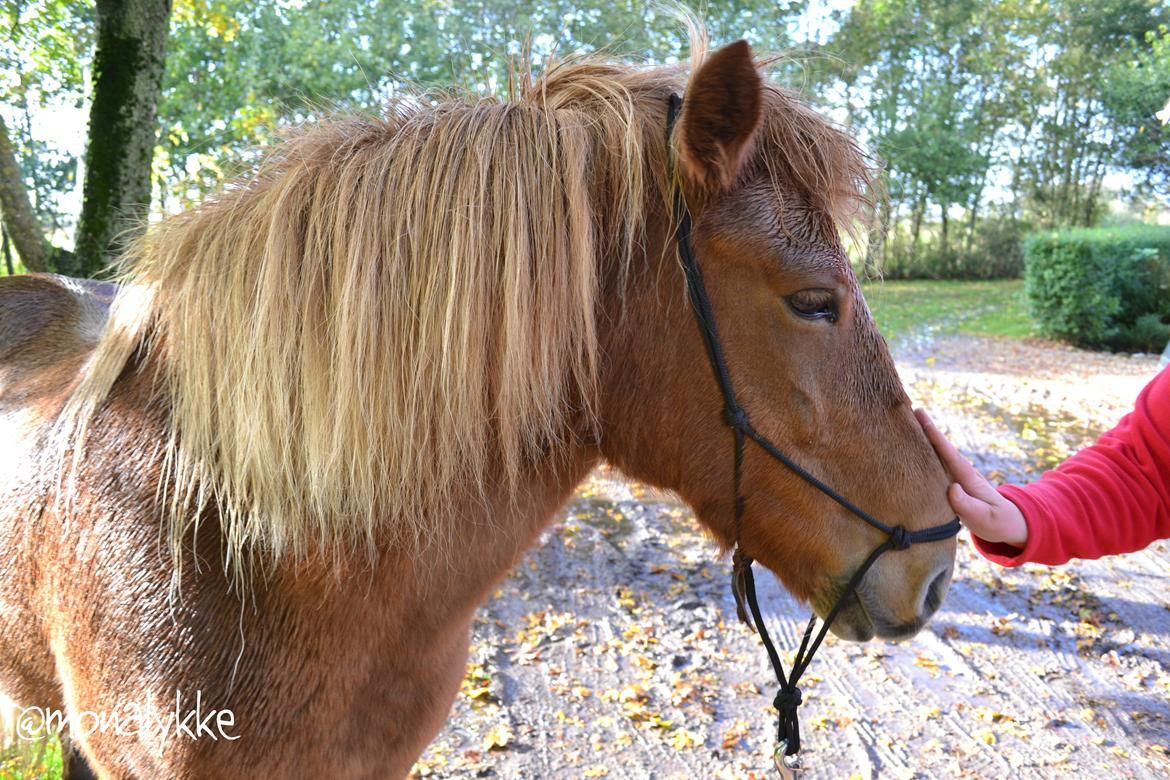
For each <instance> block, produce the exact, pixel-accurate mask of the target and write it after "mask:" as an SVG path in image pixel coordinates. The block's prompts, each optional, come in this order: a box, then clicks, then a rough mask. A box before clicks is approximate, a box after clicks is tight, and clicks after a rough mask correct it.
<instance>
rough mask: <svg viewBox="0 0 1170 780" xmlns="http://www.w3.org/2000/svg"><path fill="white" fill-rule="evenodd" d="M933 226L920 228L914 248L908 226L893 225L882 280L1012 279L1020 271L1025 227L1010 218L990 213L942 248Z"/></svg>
mask: <svg viewBox="0 0 1170 780" xmlns="http://www.w3.org/2000/svg"><path fill="white" fill-rule="evenodd" d="M937 232H938V227H937V225H931V226H929V227H928V228H926V229H924V232H923V234H922V235H921V236H920V240H919V242H918V247H917V251H914V250H913V241H912V239H911V236H910V233H909V230H908V227H907V226H906V225H905V224H903V225H901V226H900V229H898V228H896V229H895V231H894V233H893V234H892V235H891V237H890V238H889V239H888V240H889V242H890V243H889V246H888V247H887V252H886V258H885V261H884V263H883V265H882V267H881V275H882V276H883V277H884V278H886V279H1016V278H1019V277H1020V276H1021V275H1022V274H1023V272H1024V251H1023V237H1024V234H1025V233H1026V232H1027V228H1026V226H1025V225H1024V224H1023V223H1021V222H1020V221H1019V220H1016V219H1012V218H1010V217H1003V216H992V217H986V218H984V219H982V220H980V221H979V222H978V223H976V225H975V226H974V227H973V228H968V230H967V232H966V234H965V237H964V240H963V241H962V242H951V243H950V244H949V245H948V246H947V247H945V248H944V247H943V246H942V245H941V242H939V241H938V240H937V239H936V236H937Z"/></svg>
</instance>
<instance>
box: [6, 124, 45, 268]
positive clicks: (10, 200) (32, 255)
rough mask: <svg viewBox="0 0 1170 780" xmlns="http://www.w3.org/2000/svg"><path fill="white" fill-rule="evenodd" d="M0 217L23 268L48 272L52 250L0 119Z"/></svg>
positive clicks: (10, 141) (10, 140)
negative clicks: (34, 211)
mask: <svg viewBox="0 0 1170 780" xmlns="http://www.w3.org/2000/svg"><path fill="white" fill-rule="evenodd" d="M0 216H3V218H4V229H5V232H6V233H7V234H8V236H9V237H11V239H12V244H13V246H15V247H16V252H17V254H19V255H20V259H21V261H23V262H24V267H25V268H27V269H28V270H30V271H48V270H49V260H50V258H51V256H52V247H51V246H50V245H49V242H48V241H47V240H45V235H44V233H42V232H41V223H40V222H39V221H38V220H37V217H36V215H35V214H34V213H33V210H32V204H31V203H30V202H29V199H28V189H27V188H26V187H25V186H24V174H22V173H21V170H20V165H19V163H17V162H16V153H15V152H13V150H12V139H10V138H9V137H8V126H7V125H6V124H4V119H3V117H0Z"/></svg>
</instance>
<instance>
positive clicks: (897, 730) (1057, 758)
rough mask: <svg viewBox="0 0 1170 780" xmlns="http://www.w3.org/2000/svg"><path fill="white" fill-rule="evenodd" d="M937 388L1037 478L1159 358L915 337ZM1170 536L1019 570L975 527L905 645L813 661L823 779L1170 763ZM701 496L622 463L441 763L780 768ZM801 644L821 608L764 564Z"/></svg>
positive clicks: (495, 640)
mask: <svg viewBox="0 0 1170 780" xmlns="http://www.w3.org/2000/svg"><path fill="white" fill-rule="evenodd" d="M894 352H895V356H896V357H897V359H898V362H899V370H900V371H901V372H902V375H903V378H904V380H905V382H906V385H907V388H908V390H909V392H910V394H911V396H912V398H913V399H914V401H915V403H916V405H921V406H924V407H926V408H928V409H930V410H931V412H932V414H933V415H934V417H935V420H936V421H937V422H938V423H939V424H940V425H941V426H942V427H943V428H944V429H945V430H947V431H949V433H950V435H951V436H952V438H953V440H954V441H955V442H956V443H957V444H958V445H959V446H960V448H961V449H963V450H964V452H965V453H966V454H967V455H968V456H969V457H970V458H971V459H972V460H974V461H975V462H976V464H977V465H978V466H979V467H980V468H981V469H983V471H984V473H988V474H990V475H991V476H992V478H993V479H997V480H1001V481H1009V482H1023V481H1027V480H1029V479H1033V478H1035V477H1036V476H1037V475H1038V474H1039V473H1040V472H1042V471H1043V470H1044V469H1046V468H1049V467H1050V466H1051V465H1052V464H1054V463H1057V462H1059V461H1061V460H1063V459H1064V458H1065V457H1067V456H1068V455H1069V454H1070V453H1072V452H1074V451H1076V450H1077V449H1078V448H1079V447H1081V446H1083V445H1085V444H1087V443H1089V442H1091V441H1092V440H1093V439H1094V438H1095V437H1096V435H1097V434H1098V433H1100V432H1101V431H1102V430H1105V429H1107V428H1108V427H1110V426H1112V425H1113V424H1114V423H1115V422H1116V421H1117V420H1118V419H1120V417H1121V416H1122V415H1123V414H1124V413H1125V411H1126V410H1127V409H1128V408H1130V407H1131V406H1132V403H1133V399H1134V398H1135V397H1136V395H1137V393H1138V391H1139V390H1140V389H1141V387H1142V386H1143V385H1144V384H1145V383H1146V382H1147V381H1149V379H1150V378H1152V377H1153V376H1154V374H1155V372H1156V371H1157V358H1155V357H1150V356H1138V357H1128V356H1117V355H1102V354H1094V353H1086V352H1081V351H1078V350H1074V349H1070V348H1066V347H1061V346H1057V345H1053V344H1049V343H1046V342H1039V341H1035V342H1020V341H997V340H987V339H974V338H970V337H963V336H955V335H950V336H945V335H937V336H930V335H929V334H926V335H925V336H920V337H919V338H917V339H913V340H906V341H903V342H901V343H899V344H895V345H894ZM1168 563H1170V548H1168V547H1167V544H1166V543H1158V544H1155V545H1154V546H1153V547H1151V548H1150V549H1148V550H1146V551H1144V552H1141V553H1137V554H1134V555H1129V556H1124V557H1119V558H1114V559H1111V560H1107V561H1095V562H1074V563H1072V564H1070V565H1068V566H1065V567H1061V568H1048V567H1044V566H1025V567H1023V568H1021V569H1015V570H1005V569H1001V568H998V567H994V566H992V565H991V564H989V563H987V562H985V561H983V559H981V558H980V557H978V556H977V555H976V554H974V552H973V550H972V548H971V545H970V542H969V539H968V538H967V535H966V532H964V533H963V535H962V536H961V537H960V545H959V557H958V562H957V569H956V576H955V582H954V584H953V586H952V587H951V591H950V595H949V596H948V598H947V600H946V602H945V603H944V605H943V606H942V608H941V609H940V610H939V612H938V614H937V615H936V617H935V618H934V620H933V621H932V622H931V624H930V625H929V626H928V627H927V628H926V629H925V630H923V631H922V632H921V633H920V634H919V635H918V636H917V637H915V638H914V639H912V640H910V641H906V642H901V643H884V642H880V641H877V642H871V643H868V644H864V645H860V644H854V643H846V642H840V641H835V640H833V639H832V638H830V639H829V640H828V641H827V642H826V646H825V647H823V648H822V650H821V652H820V653H819V654H818V656H817V658H816V660H815V661H814V663H813V665H812V667H811V669H810V671H809V672H808V674H806V676H805V678H804V682H802V687H803V689H804V697H805V704H804V706H803V707H802V710H801V717H802V723H803V736H804V743H805V745H804V761H805V765H806V767H807V775H806V776H807V777H810V778H846V777H856V778H876V777H882V778H902V777H907V778H909V777H914V778H917V777H923V778H959V777H977V778H990V777H1012V778H1030V777H1038V778H1054V777H1065V776H1072V775H1077V776H1081V775H1087V776H1092V775H1110V776H1114V777H1137V778H1154V777H1166V776H1170V588H1168V587H1167V584H1168V579H1170V565H1168ZM728 570H729V565H728V561H727V560H726V558H721V557H720V556H719V555H718V551H717V550H716V548H715V546H714V544H713V543H711V542H710V541H709V540H708V539H707V538H705V537H704V535H703V534H702V532H701V531H700V530H699V528H698V526H697V524H696V523H695V521H694V519H693V517H692V514H691V512H690V510H689V509H688V508H687V507H686V506H685V505H682V504H680V503H679V502H678V501H677V500H674V499H672V498H671V497H670V496H664V495H660V494H657V493H655V492H653V491H649V490H647V489H646V488H645V487H643V486H641V485H638V484H634V483H631V482H629V481H626V480H625V479H623V478H622V476H621V475H620V474H618V473H616V472H614V471H611V470H609V469H606V468H602V469H600V470H598V471H597V472H595V473H594V474H593V475H592V476H591V478H590V479H589V480H588V481H587V482H586V483H585V484H583V485H581V486H580V488H579V490H578V493H577V496H576V498H575V500H574V501H573V502H572V504H571V505H570V506H568V507H567V508H566V510H565V511H564V513H563V516H562V517H561V518H560V519H559V520H558V521H557V522H556V523H555V524H554V525H553V526H552V527H551V528H550V529H549V530H548V532H547V533H546V534H545V535H544V537H543V539H542V542H541V544H540V545H539V546H538V547H537V548H535V549H533V550H532V551H530V553H529V554H528V555H527V556H526V557H525V559H524V561H523V562H522V564H521V565H520V566H519V567H518V569H517V571H516V572H514V574H513V575H512V576H511V577H510V578H509V579H508V580H507V581H506V582H505V583H504V584H503V586H502V587H501V588H500V589H499V591H498V592H497V593H496V594H495V596H494V598H492V599H491V601H490V602H489V603H488V604H487V605H486V606H485V608H484V609H483V610H481V612H480V614H479V616H478V618H477V620H476V623H475V628H474V644H473V649H472V661H473V663H472V665H471V667H470V669H469V675H468V679H467V681H466V682H465V683H464V689H463V692H462V694H461V695H460V696H459V698H458V700H457V702H456V704H455V706H454V710H453V712H452V716H451V719H450V721H449V722H448V724H447V727H446V728H445V729H444V730H443V732H442V733H441V734H440V735H439V736H438V738H437V739H436V741H435V742H434V743H433V745H432V746H431V748H430V749H429V750H428V752H427V753H426V754H425V756H424V757H423V759H422V760H421V761H420V762H419V764H418V765H417V767H416V770H415V771H416V775H417V776H420V777H438V778H447V777H505V778H580V777H610V778H638V779H639V780H643V779H645V778H708V777H712V778H732V777H734V778H750V777H759V778H762V777H770V776H772V770H771V764H770V761H771V759H770V755H771V751H772V742H773V734H772V729H773V724H774V716H773V713H772V709H771V705H770V701H771V695H772V694H771V692H772V690H773V684H772V682H771V679H772V678H771V671H770V669H769V668H768V666H767V660H766V656H765V653H764V650H763V648H762V646H761V645H760V643H759V640H758V639H757V638H756V637H755V636H754V635H753V634H751V633H749V632H748V631H747V629H745V628H744V627H742V626H740V625H739V624H738V622H737V620H736V618H735V608H734V605H733V603H732V600H731V596H730V593H729V590H728V587H727V582H728V576H727V575H728ZM759 579H760V581H761V583H760V584H761V600H762V601H763V602H764V604H765V605H766V606H765V610H766V611H767V612H768V613H769V614H770V617H771V625H772V626H774V629H775V633H776V634H778V638H777V641H778V643H779V644H780V646H781V647H782V648H789V649H790V650H791V648H794V647H795V644H796V642H797V640H798V632H799V631H801V630H802V629H803V624H804V621H805V620H806V619H807V615H808V612H807V610H806V608H805V607H803V606H801V605H798V604H797V603H795V602H794V601H793V600H792V599H791V598H789V597H788V596H787V595H786V594H785V593H783V591H782V590H781V589H780V588H779V587H778V586H777V585H776V583H775V582H774V580H773V579H772V577H771V576H770V575H767V574H763V575H760V577H759Z"/></svg>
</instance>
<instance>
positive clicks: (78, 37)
mask: <svg viewBox="0 0 1170 780" xmlns="http://www.w3.org/2000/svg"><path fill="white" fill-rule="evenodd" d="M92 46H93V7H92V3H88V2H84V0H29V1H27V2H6V3H0V112H2V113H3V115H4V117H5V120H6V122H7V124H8V127H9V130H10V133H11V135H12V144H13V147H14V150H15V152H16V155H17V157H18V161H19V163H20V167H21V170H22V171H23V173H24V176H25V186H26V187H27V188H28V191H29V195H30V197H29V200H30V201H31V202H32V205H33V209H34V211H35V213H36V216H37V218H38V219H39V220H41V222H42V223H43V224H44V226H45V227H46V229H48V230H50V231H55V230H57V229H60V228H63V227H66V226H67V225H69V224H70V223H71V222H72V220H73V218H74V217H75V216H76V215H74V214H71V213H69V208H68V207H67V206H66V205H65V204H64V203H63V202H62V200H63V199H62V195H64V194H65V193H67V192H68V191H70V190H72V189H73V187H74V184H75V177H76V171H77V157H76V156H75V155H73V154H71V153H69V152H67V151H65V150H63V149H60V148H57V147H55V146H53V145H51V144H48V143H46V142H45V141H44V140H42V139H37V138H35V137H34V134H33V129H32V114H33V112H34V111H37V110H40V109H43V108H45V107H48V106H61V105H73V106H76V105H80V103H81V101H82V96H83V92H84V89H85V79H84V74H83V69H84V65H85V63H86V62H87V61H88V58H89V54H90V50H91V48H92Z"/></svg>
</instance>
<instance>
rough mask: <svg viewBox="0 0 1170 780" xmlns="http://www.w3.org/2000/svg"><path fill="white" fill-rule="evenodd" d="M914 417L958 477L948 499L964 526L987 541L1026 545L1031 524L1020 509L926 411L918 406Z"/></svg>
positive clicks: (948, 466) (948, 494) (948, 493)
mask: <svg viewBox="0 0 1170 780" xmlns="http://www.w3.org/2000/svg"><path fill="white" fill-rule="evenodd" d="M914 416H915V417H917V418H918V423H919V425H921V426H922V430H924V431H925V432H926V438H928V439H930V443H931V444H932V445H933V446H934V451H935V452H937V453H938V457H939V459H940V460H942V462H943V466H945V467H946V469H947V471H949V472H950V473H951V479H953V480H955V481H954V483H953V484H952V485H951V486H950V488H949V489H948V490H947V499H948V500H949V501H950V502H951V508H952V509H954V510H955V513H956V514H957V515H958V516H959V519H960V520H962V521H963V525H965V526H967V528H969V529H970V530H971V533H973V534H975V535H976V536H978V537H979V538H980V539H983V540H984V541H988V542H1003V543H1004V544H1010V545H1012V546H1013V547H1023V546H1024V545H1025V544H1026V543H1027V541H1028V524H1027V522H1025V521H1024V515H1023V513H1021V512H1020V510H1019V508H1018V507H1017V506H1016V505H1015V504H1013V503H1012V502H1011V501H1008V500H1007V499H1006V498H1004V497H1003V496H1001V495H1000V494H999V493H998V492H997V491H996V489H995V488H993V487H992V486H991V483H989V482H988V481H987V480H986V479H984V478H983V475H982V474H980V473H979V472H978V471H976V470H975V467H974V466H972V465H971V464H970V463H969V462H968V461H967V459H966V458H964V457H963V456H962V455H960V454H959V451H958V450H956V449H955V447H954V445H953V444H951V443H950V442H949V441H947V439H946V437H945V436H943V435H942V432H940V431H939V429H938V428H936V427H934V423H933V422H931V420H930V418H929V417H928V416H927V415H926V412H924V411H922V410H921V409H916V410H915V411H914Z"/></svg>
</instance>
